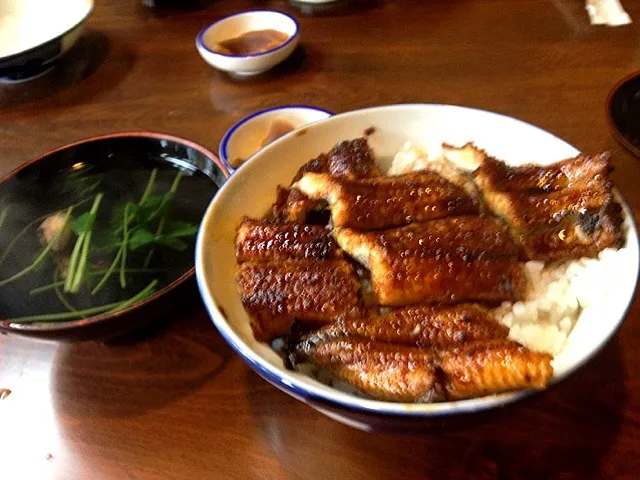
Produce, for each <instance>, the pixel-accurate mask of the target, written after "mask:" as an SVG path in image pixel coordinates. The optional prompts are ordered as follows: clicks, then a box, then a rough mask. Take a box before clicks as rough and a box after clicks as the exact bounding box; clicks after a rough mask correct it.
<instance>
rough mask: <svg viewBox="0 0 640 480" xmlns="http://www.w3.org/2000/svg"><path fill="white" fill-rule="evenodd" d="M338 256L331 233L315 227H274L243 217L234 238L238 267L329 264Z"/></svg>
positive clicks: (268, 223) (289, 224) (282, 225)
mask: <svg viewBox="0 0 640 480" xmlns="http://www.w3.org/2000/svg"><path fill="white" fill-rule="evenodd" d="M338 256H339V249H338V245H337V244H336V242H335V240H334V238H333V236H332V235H331V232H330V231H329V230H328V229H327V228H325V227H322V226H319V225H301V224H298V223H277V222H272V221H265V220H256V219H252V218H248V217H245V218H244V219H243V220H242V223H241V224H240V226H239V227H238V231H237V234H236V259H237V261H238V263H242V262H247V261H254V262H257V261H272V260H286V259H295V258H299V259H307V260H329V259H334V258H337V257H338Z"/></svg>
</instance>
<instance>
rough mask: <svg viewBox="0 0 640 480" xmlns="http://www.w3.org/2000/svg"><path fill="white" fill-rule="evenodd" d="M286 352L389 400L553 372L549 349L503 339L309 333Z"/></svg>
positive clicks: (505, 384) (540, 383)
mask: <svg viewBox="0 0 640 480" xmlns="http://www.w3.org/2000/svg"><path fill="white" fill-rule="evenodd" d="M289 357H290V358H289V359H290V361H291V363H292V364H293V365H294V366H295V365H297V364H299V363H312V364H314V365H316V366H318V367H321V368H323V369H326V370H328V371H329V372H331V373H333V374H334V375H336V376H337V377H338V378H340V379H341V380H343V381H345V382H347V383H349V384H351V385H353V386H354V387H355V388H357V389H358V390H360V391H361V392H362V393H364V394H366V395H368V396H370V397H372V398H375V399H378V400H386V401H395V402H421V403H428V402H437V401H446V400H461V399H465V398H472V397H480V396H484V395H490V394H494V393H500V392H507V391H511V390H519V389H524V388H544V387H546V385H547V384H548V382H549V380H550V378H551V377H552V375H553V368H552V366H551V356H550V355H548V354H544V353H537V352H533V351H530V350H528V349H527V348H525V347H523V346H522V345H519V344H517V343H515V342H512V341H509V340H489V341H483V342H474V343H469V344H463V345H455V346H449V347H442V348H416V347H409V346H405V345H392V344H388V343H381V342H375V341H372V340H369V339H362V338H355V337H340V336H338V337H331V336H329V337H327V336H318V335H316V334H311V335H309V336H307V337H305V338H303V339H302V341H301V342H300V343H298V344H297V345H296V346H295V347H294V348H293V349H292V353H291V354H290V356H289Z"/></svg>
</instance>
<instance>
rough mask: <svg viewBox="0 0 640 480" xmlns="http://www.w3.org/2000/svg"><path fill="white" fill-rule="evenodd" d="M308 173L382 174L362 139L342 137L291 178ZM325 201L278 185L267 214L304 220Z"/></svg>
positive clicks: (293, 220)
mask: <svg viewBox="0 0 640 480" xmlns="http://www.w3.org/2000/svg"><path fill="white" fill-rule="evenodd" d="M307 172H313V173H326V174H329V175H331V176H334V177H340V178H350V179H355V178H370V177H376V176H379V175H382V172H380V170H379V169H378V167H377V166H376V162H375V158H374V156H373V152H372V151H371V148H369V144H368V142H367V140H366V139H365V138H356V139H354V140H344V141H342V142H339V143H338V144H336V145H335V146H334V147H333V148H332V149H331V150H330V151H329V153H321V154H320V155H319V156H318V157H316V158H314V159H312V160H309V161H308V162H307V163H305V164H304V165H303V166H302V167H300V169H299V170H298V172H297V173H296V175H295V177H294V178H293V181H292V183H295V182H297V181H298V180H300V178H302V176H303V175H304V174H305V173H307ZM325 206H326V203H325V202H324V201H322V200H318V199H311V198H309V197H308V196H306V195H305V194H304V193H302V192H301V191H300V190H299V189H297V188H293V187H290V188H284V187H281V186H279V187H278V190H277V193H276V201H275V202H274V204H273V206H272V209H271V214H270V217H271V218H274V219H276V220H279V221H282V222H295V223H306V222H307V221H308V219H309V217H310V215H311V214H312V213H313V212H314V211H318V210H322V209H324V207H325Z"/></svg>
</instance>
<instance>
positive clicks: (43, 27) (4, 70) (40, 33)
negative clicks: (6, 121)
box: [0, 0, 93, 80]
mask: <svg viewBox="0 0 640 480" xmlns="http://www.w3.org/2000/svg"><path fill="white" fill-rule="evenodd" d="M92 10H93V0H56V1H49V0H45V1H43V0H0V77H6V78H8V79H14V80H19V79H23V78H26V77H28V76H34V75H37V74H38V73H40V72H42V71H43V70H45V69H46V68H48V67H49V66H50V64H51V63H52V62H53V61H54V60H55V59H56V58H58V57H59V56H61V55H62V54H63V53H65V52H66V51H67V50H69V49H70V48H71V46H72V45H73V44H74V43H75V42H76V41H77V39H78V38H79V37H80V34H81V32H82V27H83V25H84V22H85V20H86V19H87V17H88V16H89V15H90V14H91V11H92Z"/></svg>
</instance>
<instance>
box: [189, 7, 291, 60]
mask: <svg viewBox="0 0 640 480" xmlns="http://www.w3.org/2000/svg"><path fill="white" fill-rule="evenodd" d="M249 13H277V14H279V15H284V16H285V17H287V18H289V19H290V20H292V21H293V24H294V25H295V26H296V30H295V32H293V34H292V35H291V36H290V37H289V38H288V39H287V40H286V41H285V42H284V43H283V44H281V45H278V46H277V47H274V48H272V49H270V50H267V51H265V52H260V53H251V54H249V55H228V54H226V53H220V52H215V51H213V50H211V49H210V48H209V47H207V46H206V44H205V43H204V42H203V41H202V37H204V34H205V33H206V32H207V30H209V29H210V28H211V27H213V26H214V25H216V24H218V23H220V22H224V21H225V20H228V19H230V18H234V17H239V16H241V15H247V14H249ZM299 33H300V24H299V23H298V21H297V20H296V19H295V18H294V17H293V16H291V15H289V14H288V13H284V12H280V11H278V10H247V11H246V12H240V13H234V14H232V15H227V16H226V17H222V18H219V19H218V20H216V21H215V22H211V23H210V24H209V25H207V26H206V27H204V28H203V29H202V30H200V33H198V36H197V37H196V45H197V46H198V47H201V48H204V49H205V50H206V51H207V52H209V53H212V54H214V55H220V56H222V57H227V58H253V57H262V56H264V55H269V54H270V53H273V52H275V51H278V50H282V49H283V48H285V47H286V46H287V45H289V44H290V43H291V42H293V40H294V39H296V38H297V37H298V34H299Z"/></svg>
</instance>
